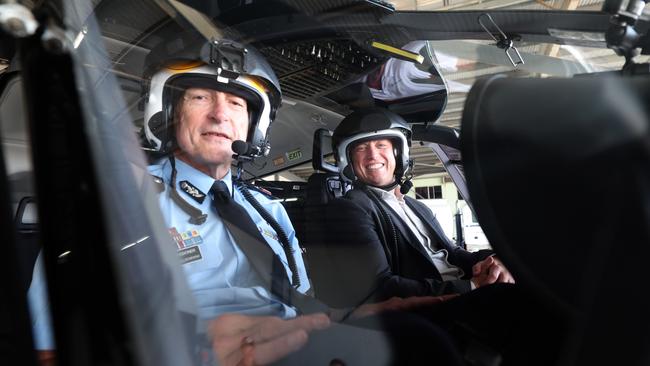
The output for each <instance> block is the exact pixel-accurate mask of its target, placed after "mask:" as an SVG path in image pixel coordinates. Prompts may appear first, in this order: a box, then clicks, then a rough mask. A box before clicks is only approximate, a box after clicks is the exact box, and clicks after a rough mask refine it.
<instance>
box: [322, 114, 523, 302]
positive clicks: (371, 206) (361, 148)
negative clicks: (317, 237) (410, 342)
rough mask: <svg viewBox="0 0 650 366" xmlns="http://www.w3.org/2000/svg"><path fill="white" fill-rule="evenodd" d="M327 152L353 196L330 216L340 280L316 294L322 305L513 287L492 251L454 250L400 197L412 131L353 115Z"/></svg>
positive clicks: (395, 120)
mask: <svg viewBox="0 0 650 366" xmlns="http://www.w3.org/2000/svg"><path fill="white" fill-rule="evenodd" d="M332 144H333V150H334V152H335V154H336V158H337V163H338V166H339V169H340V172H341V177H342V179H343V180H345V181H348V182H350V183H352V184H353V187H354V189H352V190H351V191H349V192H348V193H347V194H346V195H345V198H344V199H340V200H335V201H334V202H332V203H331V205H330V206H329V207H328V210H327V212H328V215H327V216H328V217H327V219H328V222H329V223H330V225H329V227H330V228H331V230H328V235H327V236H328V240H327V244H326V245H327V248H326V252H327V257H328V260H330V261H331V262H330V265H331V266H333V267H334V268H335V269H336V270H334V271H331V272H334V273H337V274H338V275H339V276H341V279H340V281H335V282H336V285H335V286H328V285H327V284H323V285H322V286H321V288H318V289H317V291H318V295H319V297H321V298H323V299H324V300H325V301H327V302H331V303H333V304H336V305H337V306H354V305H358V304H359V303H362V302H367V301H381V300H385V299H388V298H391V297H394V296H397V297H409V296H423V295H441V294H462V293H467V292H469V291H470V290H472V289H474V288H478V287H482V286H485V285H487V284H492V283H497V282H506V283H513V282H514V280H513V278H512V276H511V275H510V273H509V272H508V271H507V269H506V268H505V267H504V266H503V264H502V263H501V262H500V261H499V260H498V259H496V258H495V257H493V256H492V254H493V253H492V252H491V251H489V250H485V251H480V252H475V253H471V252H468V251H466V250H464V249H462V248H460V247H458V246H457V245H455V244H454V243H452V242H451V241H450V240H449V239H448V238H447V236H446V235H445V234H444V232H443V230H442V228H441V226H440V224H439V223H438V220H436V218H435V216H434V215H433V213H432V212H431V210H430V209H429V208H428V207H427V206H426V205H424V204H423V203H421V202H419V201H417V200H415V199H413V198H411V197H408V196H406V195H405V194H406V191H408V189H404V187H407V186H409V185H410V181H409V179H410V169H411V167H412V164H413V163H412V160H411V159H410V158H409V146H410V144H411V129H410V127H409V126H408V124H407V123H406V122H405V121H404V120H403V119H402V118H401V117H400V116H398V115H396V114H394V113H392V112H390V111H387V110H385V109H380V108H373V109H363V110H359V111H356V112H354V113H352V114H351V115H349V116H348V117H346V118H345V119H344V120H343V121H342V122H341V123H340V125H339V127H338V128H337V129H336V131H335V132H334V136H333V139H332ZM317 286H318V284H317Z"/></svg>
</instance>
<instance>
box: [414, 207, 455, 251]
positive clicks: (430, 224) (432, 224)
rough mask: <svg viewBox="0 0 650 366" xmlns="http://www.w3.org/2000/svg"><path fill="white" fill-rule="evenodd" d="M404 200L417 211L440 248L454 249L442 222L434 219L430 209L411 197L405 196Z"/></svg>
mask: <svg viewBox="0 0 650 366" xmlns="http://www.w3.org/2000/svg"><path fill="white" fill-rule="evenodd" d="M404 200H405V201H406V205H407V206H408V207H409V208H410V209H411V210H413V212H415V214H416V215H417V216H418V217H419V218H420V220H422V222H423V223H424V224H425V225H426V227H427V229H428V230H429V232H430V234H431V237H430V239H431V240H432V241H435V244H436V245H437V246H439V247H438V249H447V251H450V250H452V249H453V248H452V247H451V246H452V243H451V242H450V241H449V239H448V238H447V235H445V232H444V231H443V230H442V227H441V226H440V224H438V220H435V219H434V216H433V214H432V213H431V212H430V211H429V210H428V208H427V207H426V206H425V205H423V204H422V203H420V202H417V201H416V200H414V199H412V198H411V197H404Z"/></svg>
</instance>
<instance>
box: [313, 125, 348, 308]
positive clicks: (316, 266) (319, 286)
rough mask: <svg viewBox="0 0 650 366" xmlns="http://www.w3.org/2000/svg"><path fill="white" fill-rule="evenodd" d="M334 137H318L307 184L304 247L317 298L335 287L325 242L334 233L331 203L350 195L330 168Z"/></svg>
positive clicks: (322, 134) (318, 133) (323, 132)
mask: <svg viewBox="0 0 650 366" xmlns="http://www.w3.org/2000/svg"><path fill="white" fill-rule="evenodd" d="M326 135H331V132H330V131H328V130H325V129H319V130H317V131H316V132H315V133H314V151H313V154H312V166H313V168H314V170H316V172H315V173H313V174H312V175H311V176H310V177H309V179H308V180H307V189H306V196H305V206H304V211H303V214H304V234H303V237H302V243H303V247H304V248H305V249H306V252H305V256H304V257H305V260H306V262H307V264H308V266H309V273H310V277H311V279H312V285H313V287H314V290H315V294H316V297H319V293H324V292H325V293H328V292H329V291H330V289H329V286H330V285H332V281H331V276H330V271H331V268H332V267H331V265H330V264H329V263H328V256H327V253H326V249H325V245H324V242H323V239H324V238H325V237H326V233H327V230H332V229H333V228H332V227H330V225H329V224H328V222H327V220H326V209H327V205H328V203H329V202H330V201H331V200H333V199H335V198H337V197H341V196H343V194H344V193H345V191H346V189H345V188H346V187H345V184H344V183H343V182H342V181H341V178H340V177H339V174H338V172H337V171H336V167H334V166H332V165H330V164H327V163H326V162H325V158H324V156H323V149H322V142H323V137H325V136H326Z"/></svg>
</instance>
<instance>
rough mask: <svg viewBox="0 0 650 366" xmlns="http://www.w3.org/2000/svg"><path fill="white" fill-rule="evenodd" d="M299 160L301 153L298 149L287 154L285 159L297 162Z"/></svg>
mask: <svg viewBox="0 0 650 366" xmlns="http://www.w3.org/2000/svg"><path fill="white" fill-rule="evenodd" d="M300 158H302V151H300V149H296V150H293V151H288V152H287V159H289V161H291V160H298V159H300Z"/></svg>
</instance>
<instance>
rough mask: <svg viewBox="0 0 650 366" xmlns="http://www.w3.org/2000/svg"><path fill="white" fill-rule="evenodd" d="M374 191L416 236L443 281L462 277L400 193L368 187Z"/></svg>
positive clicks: (458, 269)
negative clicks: (432, 239)
mask: <svg viewBox="0 0 650 366" xmlns="http://www.w3.org/2000/svg"><path fill="white" fill-rule="evenodd" d="M369 188H370V189H372V190H373V191H374V192H376V193H378V194H379V196H380V197H381V199H382V200H384V202H386V203H387V204H388V206H390V208H392V209H393V211H395V212H396V213H397V214H398V215H399V217H400V218H401V219H402V221H404V223H405V224H406V226H408V228H409V229H410V230H411V232H412V233H413V234H414V235H415V236H416V237H417V238H418V240H419V241H420V243H419V244H420V245H422V247H424V250H425V251H426V252H427V254H429V258H431V261H432V262H433V265H435V266H436V269H438V272H440V275H441V276H442V279H443V281H450V280H458V279H460V278H461V277H463V275H464V272H463V270H462V269H461V268H459V267H456V266H454V265H453V264H451V263H449V260H448V256H449V253H448V252H447V250H446V249H442V248H438V247H436V245H435V243H434V242H432V241H431V238H429V235H428V230H427V227H426V225H425V224H424V223H423V222H422V220H420V218H419V217H418V215H417V214H416V213H415V212H413V210H411V208H410V207H408V205H407V204H406V201H404V196H403V195H402V194H401V193H396V191H395V190H391V191H385V190H383V189H381V188H377V187H369Z"/></svg>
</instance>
